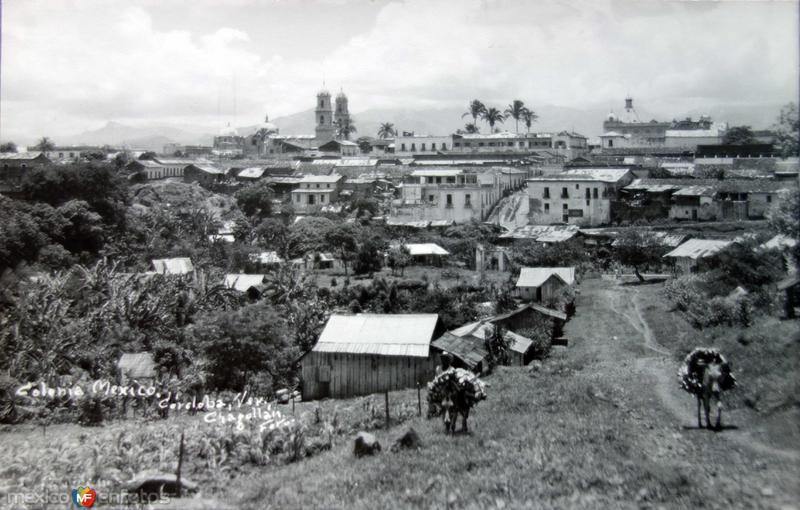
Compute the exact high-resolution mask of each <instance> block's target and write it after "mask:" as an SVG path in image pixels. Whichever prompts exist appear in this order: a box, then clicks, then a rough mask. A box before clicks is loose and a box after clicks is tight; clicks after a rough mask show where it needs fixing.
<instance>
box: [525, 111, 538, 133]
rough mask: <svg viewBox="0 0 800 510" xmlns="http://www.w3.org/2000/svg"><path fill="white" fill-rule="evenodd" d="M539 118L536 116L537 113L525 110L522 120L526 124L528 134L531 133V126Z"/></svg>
mask: <svg viewBox="0 0 800 510" xmlns="http://www.w3.org/2000/svg"><path fill="white" fill-rule="evenodd" d="M538 118H539V116H538V115H536V112H535V111H533V110H531V109H529V108H525V110H524V111H523V112H522V120H523V121H524V122H525V127H526V128H527V129H528V131H527V132H528V133H530V132H531V124H533V123H534V122H536V119H538Z"/></svg>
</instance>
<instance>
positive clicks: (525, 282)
mask: <svg viewBox="0 0 800 510" xmlns="http://www.w3.org/2000/svg"><path fill="white" fill-rule="evenodd" d="M551 276H556V277H557V278H560V279H561V281H563V282H564V283H566V284H567V285H572V284H573V283H575V268H574V267H523V268H522V269H520V271H519V279H518V280H517V287H540V286H541V285H542V284H543V283H544V282H546V281H547V280H548V279H549V278H550V277H551Z"/></svg>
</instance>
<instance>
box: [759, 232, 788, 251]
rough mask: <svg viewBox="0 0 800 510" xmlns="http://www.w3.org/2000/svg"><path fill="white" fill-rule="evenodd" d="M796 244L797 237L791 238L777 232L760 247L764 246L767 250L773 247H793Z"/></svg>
mask: <svg viewBox="0 0 800 510" xmlns="http://www.w3.org/2000/svg"><path fill="white" fill-rule="evenodd" d="M796 245H797V239H792V238H791V237H788V236H785V235H783V234H778V235H776V236H775V237H773V238H772V239H770V240H769V241H767V242H766V243H764V244H762V245H761V248H765V249H767V250H773V249H780V250H782V249H785V248H794V247H795V246H796Z"/></svg>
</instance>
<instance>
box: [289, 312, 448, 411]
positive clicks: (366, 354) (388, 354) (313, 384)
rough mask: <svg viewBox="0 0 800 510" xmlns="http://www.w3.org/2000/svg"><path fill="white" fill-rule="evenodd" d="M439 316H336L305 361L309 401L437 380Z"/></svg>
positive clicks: (303, 372) (305, 391) (303, 375)
mask: <svg viewBox="0 0 800 510" xmlns="http://www.w3.org/2000/svg"><path fill="white" fill-rule="evenodd" d="M443 329H444V328H443V327H442V325H441V321H440V320H439V316H438V315H437V314H430V313H425V314H367V313H359V314H355V315H344V314H334V315H332V316H331V317H330V319H328V322H327V324H325V328H324V329H323V330H322V334H321V335H320V337H319V340H318V341H317V344H316V345H315V346H314V348H313V349H311V351H309V352H307V353H305V354H304V355H303V356H302V357H301V358H300V361H299V362H300V366H301V384H302V388H303V390H302V391H303V400H310V399H317V398H325V397H335V398H347V397H352V396H356V395H369V394H371V393H378V392H382V391H393V390H399V389H403V388H412V387H414V386H416V385H417V383H427V382H428V381H430V380H431V379H432V378H433V376H434V371H435V368H436V358H435V357H434V356H432V352H431V341H432V340H433V339H434V338H436V337H437V336H438V335H440V334H441V332H442V330H443Z"/></svg>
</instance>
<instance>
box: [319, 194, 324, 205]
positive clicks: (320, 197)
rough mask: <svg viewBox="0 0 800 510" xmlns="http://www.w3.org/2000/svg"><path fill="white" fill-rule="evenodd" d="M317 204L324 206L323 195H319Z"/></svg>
mask: <svg viewBox="0 0 800 510" xmlns="http://www.w3.org/2000/svg"><path fill="white" fill-rule="evenodd" d="M319 203H320V204H324V203H325V195H320V196H319Z"/></svg>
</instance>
